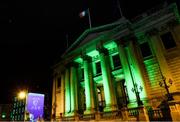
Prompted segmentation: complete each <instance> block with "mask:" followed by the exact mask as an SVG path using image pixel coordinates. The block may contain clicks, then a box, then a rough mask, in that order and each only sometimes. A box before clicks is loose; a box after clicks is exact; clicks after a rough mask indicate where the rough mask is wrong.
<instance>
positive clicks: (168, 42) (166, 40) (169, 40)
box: [161, 32, 176, 49]
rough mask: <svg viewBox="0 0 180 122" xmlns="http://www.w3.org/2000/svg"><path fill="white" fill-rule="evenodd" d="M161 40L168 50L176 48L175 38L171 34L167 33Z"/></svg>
mask: <svg viewBox="0 0 180 122" xmlns="http://www.w3.org/2000/svg"><path fill="white" fill-rule="evenodd" d="M161 40H162V42H163V45H164V47H165V48H166V49H170V48H173V47H176V43H175V41H174V38H173V36H172V34H171V32H167V33H165V34H163V35H161Z"/></svg>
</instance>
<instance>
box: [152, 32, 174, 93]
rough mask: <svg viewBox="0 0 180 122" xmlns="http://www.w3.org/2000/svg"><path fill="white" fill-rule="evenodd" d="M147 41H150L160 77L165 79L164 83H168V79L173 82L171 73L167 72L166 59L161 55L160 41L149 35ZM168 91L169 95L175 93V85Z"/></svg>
mask: <svg viewBox="0 0 180 122" xmlns="http://www.w3.org/2000/svg"><path fill="white" fill-rule="evenodd" d="M149 39H150V43H151V45H152V49H153V52H154V55H155V57H156V58H157V61H158V64H159V67H160V70H161V73H162V75H163V76H164V77H165V78H166V82H168V81H169V80H170V79H171V80H172V81H173V78H172V75H171V72H170V70H169V67H168V64H167V61H166V58H165V56H164V54H163V50H162V46H161V43H160V39H158V37H157V36H155V35H151V37H149ZM169 91H170V92H171V93H172V92H176V86H175V84H172V86H171V87H170V88H169Z"/></svg>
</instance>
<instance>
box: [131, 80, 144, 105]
mask: <svg viewBox="0 0 180 122" xmlns="http://www.w3.org/2000/svg"><path fill="white" fill-rule="evenodd" d="M133 85H134V88H132V89H131V90H132V92H134V93H135V95H136V99H137V104H138V106H141V105H143V102H142V101H141V99H140V96H139V94H140V92H141V91H142V89H143V88H142V86H140V87H139V89H138V85H137V83H133ZM139 90H140V91H139Z"/></svg>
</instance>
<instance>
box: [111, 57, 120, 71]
mask: <svg viewBox="0 0 180 122" xmlns="http://www.w3.org/2000/svg"><path fill="white" fill-rule="evenodd" d="M112 59H113V65H114V69H116V68H119V67H121V61H120V58H119V54H116V55H114V56H112Z"/></svg>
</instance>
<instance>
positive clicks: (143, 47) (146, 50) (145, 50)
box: [140, 42, 152, 58]
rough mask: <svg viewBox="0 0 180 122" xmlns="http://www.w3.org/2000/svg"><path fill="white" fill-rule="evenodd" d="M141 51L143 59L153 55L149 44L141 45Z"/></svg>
mask: <svg viewBox="0 0 180 122" xmlns="http://www.w3.org/2000/svg"><path fill="white" fill-rule="evenodd" d="M140 50H141V54H142V56H143V58H145V57H148V56H151V55H152V52H151V49H150V47H149V44H148V42H145V43H142V44H140Z"/></svg>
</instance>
